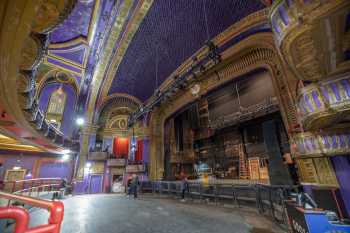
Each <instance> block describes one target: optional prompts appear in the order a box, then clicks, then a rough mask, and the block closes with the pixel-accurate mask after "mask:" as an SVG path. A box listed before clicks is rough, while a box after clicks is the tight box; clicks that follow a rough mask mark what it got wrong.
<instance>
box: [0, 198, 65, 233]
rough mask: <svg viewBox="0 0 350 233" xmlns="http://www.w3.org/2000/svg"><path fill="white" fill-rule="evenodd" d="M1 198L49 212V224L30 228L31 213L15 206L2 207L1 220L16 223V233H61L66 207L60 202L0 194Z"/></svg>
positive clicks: (0, 210)
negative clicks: (9, 220)
mask: <svg viewBox="0 0 350 233" xmlns="http://www.w3.org/2000/svg"><path fill="white" fill-rule="evenodd" d="M0 198H2V199H7V200H9V202H10V201H17V202H20V203H23V204H26V205H30V206H34V207H37V208H41V209H46V210H48V211H49V218H48V223H47V224H43V225H39V226H36V227H32V228H29V226H28V224H29V213H28V211H27V210H26V209H24V208H19V207H15V206H7V207H0V219H12V220H14V221H15V227H14V233H59V232H60V228H61V224H62V221H63V215H64V206H63V203H62V202H60V201H46V200H40V199H36V198H32V197H26V196H20V195H15V194H10V193H4V192H0Z"/></svg>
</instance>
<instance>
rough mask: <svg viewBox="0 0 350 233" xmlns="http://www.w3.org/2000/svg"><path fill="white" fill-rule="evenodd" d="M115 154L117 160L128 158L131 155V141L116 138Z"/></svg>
mask: <svg viewBox="0 0 350 233" xmlns="http://www.w3.org/2000/svg"><path fill="white" fill-rule="evenodd" d="M113 154H114V155H115V156H116V157H117V158H127V157H128V154H129V139H128V138H118V137H116V138H114V145H113Z"/></svg>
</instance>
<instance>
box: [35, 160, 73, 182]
mask: <svg viewBox="0 0 350 233" xmlns="http://www.w3.org/2000/svg"><path fill="white" fill-rule="evenodd" d="M72 165H73V164H72V163H61V162H58V163H55V162H50V163H43V164H42V165H41V166H40V169H39V174H38V176H39V177H40V178H53V177H54V178H56V177H58V178H65V179H67V180H68V181H70V180H71V178H72V171H73V170H72V169H73V168H72Z"/></svg>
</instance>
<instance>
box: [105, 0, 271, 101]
mask: <svg viewBox="0 0 350 233" xmlns="http://www.w3.org/2000/svg"><path fill="white" fill-rule="evenodd" d="M204 6H205V7H204ZM264 7H265V6H264V5H263V4H262V3H261V1H260V0H155V1H154V3H153V5H152V7H151V9H150V10H149V12H148V14H147V15H146V16H145V18H144V20H143V22H142V23H141V25H140V27H139V29H138V31H137V32H136V34H135V36H134V38H133V40H132V41H131V43H130V45H129V47H128V49H127V52H126V54H125V56H124V58H123V60H122V62H121V64H120V66H119V68H118V70H117V72H116V75H115V78H114V80H113V82H112V85H111V88H110V90H109V94H113V93H116V92H119V93H127V94H130V95H134V96H136V97H137V98H139V99H140V100H142V101H145V100H147V98H149V97H150V96H151V95H152V93H153V92H154V90H155V88H156V87H157V86H159V85H160V84H161V83H162V82H163V81H164V80H165V79H166V78H167V77H168V76H169V75H170V74H171V73H172V72H173V71H174V70H175V69H176V68H177V67H178V66H180V65H181V64H182V63H183V62H184V61H185V60H186V59H187V58H189V57H190V56H191V55H192V54H193V53H195V52H196V51H197V50H198V49H200V48H201V47H202V46H203V45H204V43H205V41H206V40H207V39H208V36H209V38H213V37H215V36H216V35H217V34H219V33H220V32H222V31H224V30H225V29H226V28H228V27H229V26H230V25H232V24H233V23H235V22H237V21H239V20H240V19H242V18H244V17H245V16H247V15H249V14H251V13H253V12H255V11H258V10H261V9H263V8H264ZM204 12H206V14H205V13H204ZM206 21H207V25H208V31H207V30H206ZM156 54H158V56H157V55H156ZM156 60H158V82H156V64H157V62H156Z"/></svg>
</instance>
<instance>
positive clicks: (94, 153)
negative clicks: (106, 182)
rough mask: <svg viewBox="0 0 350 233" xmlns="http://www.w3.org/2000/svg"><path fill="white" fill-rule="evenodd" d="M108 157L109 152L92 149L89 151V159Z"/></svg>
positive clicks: (103, 159) (102, 159)
mask: <svg viewBox="0 0 350 233" xmlns="http://www.w3.org/2000/svg"><path fill="white" fill-rule="evenodd" d="M107 159H108V152H104V151H92V152H89V153H88V160H94V161H105V160H107Z"/></svg>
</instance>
